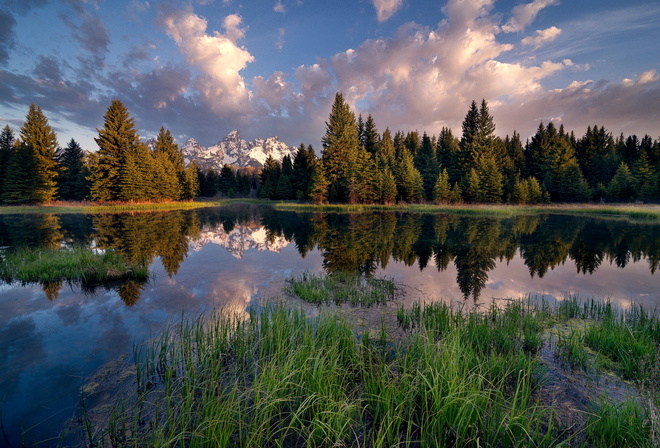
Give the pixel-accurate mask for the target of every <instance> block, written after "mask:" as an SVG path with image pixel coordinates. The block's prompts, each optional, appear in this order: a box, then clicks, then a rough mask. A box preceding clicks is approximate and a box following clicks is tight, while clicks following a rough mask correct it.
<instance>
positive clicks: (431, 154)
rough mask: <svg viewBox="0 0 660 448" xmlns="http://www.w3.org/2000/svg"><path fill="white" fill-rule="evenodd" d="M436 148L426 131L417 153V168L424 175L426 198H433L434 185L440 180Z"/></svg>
mask: <svg viewBox="0 0 660 448" xmlns="http://www.w3.org/2000/svg"><path fill="white" fill-rule="evenodd" d="M435 153H436V151H435V148H434V147H433V144H432V143H431V139H430V138H429V136H428V135H427V134H426V132H425V133H424V135H423V136H422V144H421V147H420V149H419V150H418V151H417V154H416V155H415V168H417V170H418V171H419V173H420V174H421V176H422V185H423V188H424V196H425V197H426V199H433V187H434V186H435V183H436V181H437V180H438V174H439V173H440V166H439V164H438V161H437V159H436V156H435Z"/></svg>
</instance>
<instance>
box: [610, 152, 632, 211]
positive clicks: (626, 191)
mask: <svg viewBox="0 0 660 448" xmlns="http://www.w3.org/2000/svg"><path fill="white" fill-rule="evenodd" d="M634 196H635V178H634V177H633V175H632V173H631V172H630V168H628V165H626V164H625V163H624V162H621V164H620V165H619V168H617V170H616V173H615V174H614V177H613V178H612V180H611V181H610V183H609V185H608V186H607V198H608V199H609V200H610V201H623V202H627V201H630V200H631V199H633V198H634Z"/></svg>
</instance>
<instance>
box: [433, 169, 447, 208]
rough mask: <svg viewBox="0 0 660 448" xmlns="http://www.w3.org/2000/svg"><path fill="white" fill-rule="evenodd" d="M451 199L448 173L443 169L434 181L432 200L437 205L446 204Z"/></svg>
mask: <svg viewBox="0 0 660 448" xmlns="http://www.w3.org/2000/svg"><path fill="white" fill-rule="evenodd" d="M450 197H451V186H450V185H449V173H448V172H447V168H444V169H443V170H442V172H441V173H440V174H438V178H437V179H436V182H435V186H434V187H433V200H434V201H435V202H436V203H439V204H447V203H449V201H450Z"/></svg>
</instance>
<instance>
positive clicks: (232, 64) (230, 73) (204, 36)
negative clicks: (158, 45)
mask: <svg viewBox="0 0 660 448" xmlns="http://www.w3.org/2000/svg"><path fill="white" fill-rule="evenodd" d="M161 23H162V25H163V27H164V29H165V31H166V32H167V34H168V35H169V36H170V37H171V38H172V39H173V40H174V42H175V43H176V44H177V46H178V47H179V51H180V52H181V53H182V54H183V56H184V57H185V58H186V62H187V63H188V64H190V65H192V66H194V67H196V68H197V69H198V70H199V71H200V72H201V74H200V76H198V77H197V78H196V80H195V87H196V88H197V90H198V91H199V93H200V94H201V96H202V98H204V100H205V101H206V102H207V103H208V104H209V105H210V106H211V108H212V109H213V110H214V111H216V112H217V113H220V114H223V115H226V114H232V113H245V112H247V110H248V108H249V91H248V89H247V88H246V86H245V81H244V79H243V77H242V76H241V74H240V71H241V70H242V69H244V68H245V67H246V65H247V64H248V63H250V62H252V61H253V60H254V57H253V56H252V55H251V54H250V52H249V51H247V50H246V49H245V48H244V47H239V46H238V45H237V43H236V42H237V41H238V40H239V39H241V38H243V37H244V35H245V32H244V29H243V28H241V25H242V20H241V17H240V16H238V15H236V14H232V15H229V16H227V17H225V19H224V22H223V27H224V29H225V34H222V33H220V32H218V31H213V32H212V33H208V32H207V28H208V23H207V21H206V19H204V18H203V17H200V16H198V15H196V14H194V13H193V12H191V11H177V12H172V13H169V14H166V15H164V16H163V17H162V18H161Z"/></svg>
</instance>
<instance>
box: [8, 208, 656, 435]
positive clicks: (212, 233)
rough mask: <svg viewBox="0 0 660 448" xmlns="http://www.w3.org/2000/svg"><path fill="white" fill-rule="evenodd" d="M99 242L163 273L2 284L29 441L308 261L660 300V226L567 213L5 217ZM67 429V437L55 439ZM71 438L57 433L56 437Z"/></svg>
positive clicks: (410, 294) (16, 414)
mask: <svg viewBox="0 0 660 448" xmlns="http://www.w3.org/2000/svg"><path fill="white" fill-rule="evenodd" d="M76 244H85V245H89V246H93V247H98V248H101V249H107V248H113V249H116V250H120V251H122V252H123V253H124V254H125V255H126V256H127V257H128V258H130V259H133V260H142V261H145V262H147V263H150V265H151V271H152V273H153V279H152V280H150V281H149V282H147V283H143V284H140V283H135V282H128V283H124V284H115V285H106V286H94V285H84V286H81V285H69V284H59V283H50V284H32V285H23V286H22V285H17V284H12V285H8V284H0V372H1V373H0V403H1V404H2V420H3V424H4V429H5V432H6V434H7V439H4V438H2V435H1V434H0V445H2V444H8V443H11V444H13V445H14V446H20V434H21V432H22V431H27V432H28V433H29V438H28V442H31V441H42V440H45V439H47V438H48V437H53V436H57V433H58V431H59V429H60V428H62V425H63V424H64V423H65V422H66V420H67V419H68V418H69V417H70V416H71V415H72V413H73V411H74V407H75V406H76V404H77V401H78V396H79V391H80V388H81V386H82V385H83V384H84V383H85V377H86V376H88V375H89V374H90V373H92V372H93V371H94V370H96V369H97V368H98V367H99V366H101V365H103V364H105V363H107V362H109V361H112V360H114V359H117V358H119V357H120V356H122V355H123V354H126V353H130V352H131V349H132V346H133V343H135V342H139V341H141V340H144V339H145V338H148V337H150V336H153V335H156V334H157V333H158V332H159V331H160V330H161V329H162V328H163V327H164V326H165V325H166V324H167V323H168V322H172V321H175V320H177V319H180V318H181V316H182V315H188V316H196V315H198V314H200V313H203V312H205V311H208V310H212V309H216V308H219V307H231V309H232V310H233V311H236V312H245V310H246V309H247V308H248V307H249V306H250V304H253V303H261V302H262V301H265V300H267V299H268V298H271V297H275V296H277V295H278V293H279V291H280V290H281V288H282V286H283V284H284V280H285V279H286V278H287V277H289V276H291V275H292V274H296V273H299V272H302V271H305V270H307V271H310V272H314V273H320V272H331V271H336V270H348V271H355V272H360V273H363V274H366V275H384V276H387V277H393V278H394V279H395V280H396V281H397V282H398V283H399V284H402V285H405V288H404V291H405V295H404V296H403V297H402V298H401V299H400V300H401V301H402V302H404V303H407V304H409V303H412V302H413V301H415V300H418V299H422V300H426V301H429V300H445V301H450V302H454V303H461V302H467V303H468V304H469V305H470V306H472V305H475V304H482V303H489V302H490V301H491V300H492V299H493V298H501V297H520V296H521V295H526V294H536V295H539V296H541V295H543V296H545V297H546V298H547V299H548V300H555V299H561V298H562V297H564V296H566V295H567V294H571V293H578V294H580V295H581V296H584V297H601V298H610V299H611V300H613V301H615V302H617V303H619V304H621V305H623V306H626V305H628V304H629V303H630V302H639V303H642V304H644V305H646V306H648V307H655V306H657V305H660V288H659V286H660V279H659V277H658V275H660V274H656V273H655V272H656V270H657V269H658V268H659V267H660V225H657V224H639V223H632V222H630V221H628V220H625V219H616V218H607V219H599V218H593V217H592V218H585V217H573V216H562V215H543V216H523V217H516V218H507V219H495V218H470V217H458V216H449V215H419V214H406V213H394V212H392V213H369V214H359V215H348V214H311V213H310V214H297V213H292V212H276V211H274V210H272V209H270V208H265V207H262V208H258V207H256V206H233V207H231V208H217V209H205V210H197V211H179V212H167V213H144V214H133V215H130V214H125V215H99V216H91V215H61V216H56V215H6V216H0V246H5V247H21V246H37V245H45V246H50V247H58V246H61V245H69V246H71V245H76ZM55 441H56V440H55ZM53 443H55V442H53Z"/></svg>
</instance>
